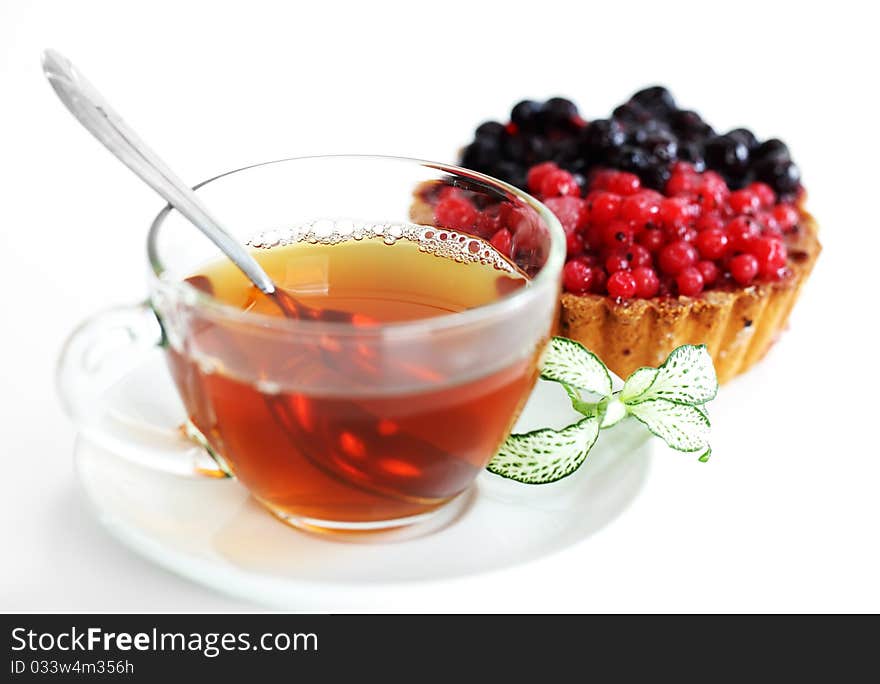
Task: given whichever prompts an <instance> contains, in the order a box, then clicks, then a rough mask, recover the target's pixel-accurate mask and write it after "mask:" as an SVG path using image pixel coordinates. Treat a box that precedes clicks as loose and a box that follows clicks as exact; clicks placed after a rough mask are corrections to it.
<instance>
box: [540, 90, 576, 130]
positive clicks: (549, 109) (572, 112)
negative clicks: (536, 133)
mask: <svg viewBox="0 0 880 684" xmlns="http://www.w3.org/2000/svg"><path fill="white" fill-rule="evenodd" d="M541 115H542V118H543V119H544V122H545V124H546V125H548V126H551V127H563V128H565V127H568V126H569V125H570V124H571V123H572V120H573V119H574V118H575V117H577V116H578V109H577V107H576V106H575V104H574V102H572V101H571V100H566V99H565V98H564V97H551V98H550V99H549V100H547V101H546V102H545V103H544V104H543V105H542V106H541Z"/></svg>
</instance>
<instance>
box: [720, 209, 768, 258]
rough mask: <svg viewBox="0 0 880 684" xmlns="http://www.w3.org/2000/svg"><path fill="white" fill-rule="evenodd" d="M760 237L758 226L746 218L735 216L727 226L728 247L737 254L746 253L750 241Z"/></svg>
mask: <svg viewBox="0 0 880 684" xmlns="http://www.w3.org/2000/svg"><path fill="white" fill-rule="evenodd" d="M760 235H761V228H760V226H758V224H757V223H756V222H755V221H753V220H752V219H751V218H749V217H748V216H737V217H736V218H735V219H732V220H731V221H730V222H729V223H728V224H727V237H728V238H729V239H730V246H731V247H732V248H733V249H735V250H737V251H739V252H747V251H748V250H749V245H750V244H751V243H752V241H753V240H756V239H757V238H758V237H759V236H760Z"/></svg>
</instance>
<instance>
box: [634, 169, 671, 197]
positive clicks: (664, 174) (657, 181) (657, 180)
mask: <svg viewBox="0 0 880 684" xmlns="http://www.w3.org/2000/svg"><path fill="white" fill-rule="evenodd" d="M671 176H672V171H671V169H670V168H669V166H666V165H660V164H655V165H653V166H649V167H648V168H646V169H645V170H644V171H642V172H641V173H640V174H639V177H640V178H641V179H642V184H643V185H644V186H645V187H648V188H651V189H652V190H657V191H658V192H663V190H664V188H666V184H667V183H668V182H669V178H670V177H671Z"/></svg>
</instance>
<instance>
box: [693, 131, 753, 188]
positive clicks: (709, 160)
mask: <svg viewBox="0 0 880 684" xmlns="http://www.w3.org/2000/svg"><path fill="white" fill-rule="evenodd" d="M703 154H704V155H705V158H706V165H707V166H708V167H709V168H710V169H714V170H716V171H719V172H721V174H722V175H724V176H725V177H729V178H731V179H733V178H738V177H740V176H744V175H745V172H746V171H747V170H748V165H749V148H748V147H746V145H745V143H743V142H742V141H740V140H737V139H736V138H735V137H731V136H730V135H716V136H715V137H713V138H709V140H707V141H706V146H705V148H704V150H703Z"/></svg>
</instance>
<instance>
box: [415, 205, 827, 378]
mask: <svg viewBox="0 0 880 684" xmlns="http://www.w3.org/2000/svg"><path fill="white" fill-rule="evenodd" d="M421 189H422V188H419V189H417V190H416V192H415V193H414V195H415V197H414V200H415V201H414V202H413V204H412V206H411V208H410V216H411V219H412V220H413V221H415V222H416V223H420V224H422V225H432V224H433V218H434V216H433V213H434V212H433V209H432V207H431V205H430V204H429V203H428V202H426V201H425V199H424V198H423V197H422V196H421V194H422V193H421V192H420V190H421ZM800 212H801V222H800V224H799V233H798V234H797V235H796V236H794V237H789V238H788V239H787V240H786V246H787V247H788V251H789V259H788V267H789V268H790V270H791V275H790V276H789V277H787V278H785V279H784V280H781V281H779V282H774V283H760V284H757V285H752V286H749V287H745V288H737V289H734V290H708V291H706V292H704V293H703V294H702V295H701V296H700V297H677V298H662V299H661V298H655V299H631V300H627V301H624V302H618V301H616V300H614V299H612V298H611V297H608V296H606V295H593V294H588V295H575V294H571V293H568V292H565V293H563V294H562V296H561V307H560V320H559V331H558V332H559V334H561V335H564V336H566V337H569V338H571V339H574V340H577V341H578V342H580V343H581V344H583V345H584V346H585V347H586V348H587V349H589V350H590V351H592V352H593V353H595V354H596V355H597V356H598V357H599V358H600V359H602V361H603V362H604V363H605V365H607V366H608V368H610V369H611V370H612V371H613V372H614V373H616V374H617V375H618V376H620V377H622V378H626V377H627V376H628V375H629V374H630V373H632V372H633V371H634V370H636V369H637V368H640V367H641V366H657V365H659V364H661V363H663V361H664V359H665V358H666V357H667V356H668V355H669V353H670V352H671V351H672V350H673V349H675V348H676V347H679V346H681V345H683V344H705V345H707V346H708V348H709V354H710V355H711V357H712V360H713V361H714V363H715V371H716V373H717V375H718V381H719V382H721V383H725V382H727V381H728V380H730V379H732V378H734V377H735V376H737V375H739V374H740V373H744V372H745V371H747V370H748V369H749V368H751V367H752V366H753V365H754V364H755V363H757V362H758V361H760V360H761V359H762V358H763V357H764V355H765V354H766V353H767V351H768V350H769V349H770V347H771V346H773V343H774V342H775V341H776V340H777V339H778V337H779V335H780V334H781V333H782V331H783V330H784V329H785V327H786V324H787V322H788V316H789V314H790V313H791V310H792V308H793V307H794V303H795V301H797V298H798V296H799V294H800V291H801V288H802V287H803V285H804V283H805V282H806V280H807V278H808V277H809V275H810V272H811V271H812V270H813V266H814V265H815V263H816V259H817V258H818V257H819V253H820V252H821V251H822V246H821V245H820V244H819V238H818V225H817V223H816V221H815V219H814V218H813V217H812V216H811V215H810V214H808V213H807V212H806V211H804V210H803V208H800Z"/></svg>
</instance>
